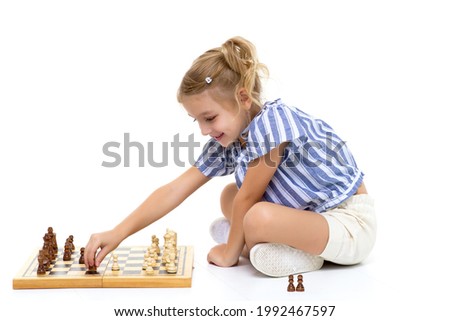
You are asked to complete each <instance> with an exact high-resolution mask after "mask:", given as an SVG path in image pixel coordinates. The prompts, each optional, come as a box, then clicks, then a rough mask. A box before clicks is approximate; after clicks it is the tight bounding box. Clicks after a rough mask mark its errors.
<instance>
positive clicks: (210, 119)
mask: <svg viewBox="0 0 450 321" xmlns="http://www.w3.org/2000/svg"><path fill="white" fill-rule="evenodd" d="M215 118H216V116H212V117H208V118H205V121H213V120H214V119H215Z"/></svg>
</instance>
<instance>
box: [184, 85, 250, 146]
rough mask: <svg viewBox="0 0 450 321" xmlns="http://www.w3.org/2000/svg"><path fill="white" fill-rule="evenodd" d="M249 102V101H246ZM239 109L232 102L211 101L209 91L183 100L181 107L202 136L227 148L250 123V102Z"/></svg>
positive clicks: (244, 103)
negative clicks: (196, 124)
mask: <svg viewBox="0 0 450 321" xmlns="http://www.w3.org/2000/svg"><path fill="white" fill-rule="evenodd" d="M248 101H250V99H248ZM248 101H246V100H245V101H243V104H242V105H241V106H240V108H239V107H238V106H237V103H236V102H235V101H234V100H217V99H213V97H212V96H211V93H210V92H209V90H205V91H203V92H202V93H200V94H197V95H192V96H186V97H184V98H183V107H184V109H186V111H187V113H188V115H189V116H191V117H193V118H194V121H197V123H198V125H199V126H200V130H201V132H202V135H205V136H206V135H209V136H210V137H212V138H214V139H215V140H217V141H218V142H219V143H220V144H221V145H222V146H224V147H227V146H229V145H230V144H231V143H233V142H235V141H237V140H238V139H239V136H240V134H241V133H242V131H243V130H244V129H245V128H246V127H247V126H248V124H249V122H250V112H249V109H250V107H251V101H250V102H248Z"/></svg>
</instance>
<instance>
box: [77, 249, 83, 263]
mask: <svg viewBox="0 0 450 321" xmlns="http://www.w3.org/2000/svg"><path fill="white" fill-rule="evenodd" d="M78 263H79V264H84V247H82V248H81V249H80V260H79V261H78Z"/></svg>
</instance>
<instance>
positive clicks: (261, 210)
mask: <svg viewBox="0 0 450 321" xmlns="http://www.w3.org/2000/svg"><path fill="white" fill-rule="evenodd" d="M269 206H270V203H268V202H258V203H256V204H255V205H253V206H252V207H251V208H250V209H249V210H248V211H247V213H246V214H245V216H244V222H243V224H244V233H246V234H247V233H264V231H265V230H266V229H267V228H269V227H270V225H271V221H272V215H271V214H270V211H269Z"/></svg>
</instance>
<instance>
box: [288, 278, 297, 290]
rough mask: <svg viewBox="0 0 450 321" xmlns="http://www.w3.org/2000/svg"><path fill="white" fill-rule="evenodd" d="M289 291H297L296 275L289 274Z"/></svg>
mask: <svg viewBox="0 0 450 321" xmlns="http://www.w3.org/2000/svg"><path fill="white" fill-rule="evenodd" d="M287 290H288V292H295V286H294V276H293V275H289V285H288V287H287Z"/></svg>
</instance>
